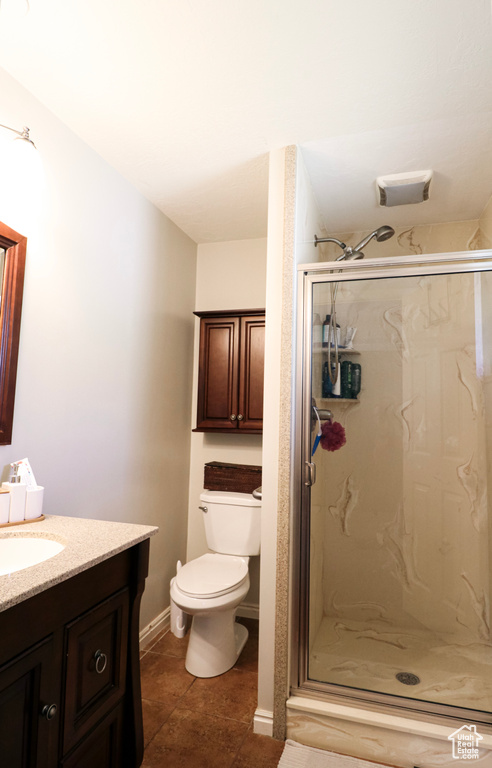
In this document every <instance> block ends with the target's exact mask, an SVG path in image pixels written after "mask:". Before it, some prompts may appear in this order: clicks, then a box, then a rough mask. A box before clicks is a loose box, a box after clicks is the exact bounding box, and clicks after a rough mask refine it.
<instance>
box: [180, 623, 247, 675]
mask: <svg viewBox="0 0 492 768" xmlns="http://www.w3.org/2000/svg"><path fill="white" fill-rule="evenodd" d="M235 616H236V609H235V608H233V609H231V610H229V611H220V612H218V613H213V614H197V615H195V616H193V623H192V625H191V630H190V641H189V644H188V651H187V654H186V661H185V667H186V669H187V670H188V672H189V673H190V674H191V675H193V676H194V677H217V675H223V674H224V672H227V670H229V669H231V667H233V666H234V664H235V663H236V661H237V660H238V658H239V654H240V653H241V651H242V650H243V648H244V646H245V645H246V640H247V639H248V630H247V629H246V627H245V626H244V625H243V624H236V621H235Z"/></svg>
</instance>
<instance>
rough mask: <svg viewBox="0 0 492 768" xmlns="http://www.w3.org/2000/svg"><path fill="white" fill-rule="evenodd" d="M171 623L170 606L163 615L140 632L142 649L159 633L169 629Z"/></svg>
mask: <svg viewBox="0 0 492 768" xmlns="http://www.w3.org/2000/svg"><path fill="white" fill-rule="evenodd" d="M170 623H171V608H170V606H168V607H167V608H165V609H164V610H163V611H162V613H160V614H159V615H158V616H156V617H155V619H153V620H152V621H151V622H150V624H147V626H146V627H144V628H143V629H142V630H140V635H139V640H140V648H141V649H142V648H145V647H146V646H147V645H148V644H149V643H150V642H151V640H153V639H154V637H156V636H157V635H158V634H159V632H163V631H164V630H165V629H169V626H170Z"/></svg>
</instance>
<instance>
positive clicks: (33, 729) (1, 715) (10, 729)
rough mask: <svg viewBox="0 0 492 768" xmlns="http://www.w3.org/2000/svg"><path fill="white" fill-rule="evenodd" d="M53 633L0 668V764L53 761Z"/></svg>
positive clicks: (38, 766) (36, 765) (47, 766)
mask: <svg viewBox="0 0 492 768" xmlns="http://www.w3.org/2000/svg"><path fill="white" fill-rule="evenodd" d="M54 657H55V643H54V638H53V636H52V635H51V636H49V637H47V638H46V639H45V640H43V641H41V642H40V643H37V644H36V645H35V646H34V647H32V648H30V649H29V650H28V651H26V652H24V653H21V654H19V655H18V656H16V658H15V659H13V660H12V661H11V662H9V663H7V664H4V665H3V666H2V667H1V668H0V765H2V766H8V768H51V766H55V765H56V764H57V752H58V744H57V741H58V724H59V718H58V719H57V713H58V708H59V701H60V674H59V671H58V670H57V668H56V665H55V661H54Z"/></svg>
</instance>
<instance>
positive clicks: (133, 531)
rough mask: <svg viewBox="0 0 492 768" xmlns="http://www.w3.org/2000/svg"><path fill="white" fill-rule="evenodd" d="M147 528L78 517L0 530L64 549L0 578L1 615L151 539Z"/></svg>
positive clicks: (51, 518) (50, 518)
mask: <svg viewBox="0 0 492 768" xmlns="http://www.w3.org/2000/svg"><path fill="white" fill-rule="evenodd" d="M158 530H159V529H158V528H156V527H155V526H151V525H133V524H132V523H112V522H107V521H105V520H89V519H85V518H79V517H61V516H54V515H47V516H46V517H45V519H44V520H40V521H39V522H32V523H26V524H25V525H16V526H12V527H11V528H10V527H9V528H0V537H1V538H3V537H5V536H30V537H31V536H40V537H42V538H48V539H54V540H55V541H59V542H60V543H62V544H64V545H65V549H63V550H62V551H61V552H60V553H59V554H57V555H55V556H54V557H51V558H50V559H49V560H45V561H44V562H42V563H39V564H38V565H33V566H31V567H30V568H24V569H23V570H21V571H15V572H14V573H11V574H9V575H6V576H0V611H5V610H6V609H7V608H10V607H11V606H13V605H16V604H17V603H20V602H22V601H23V600H26V599H27V598H29V597H32V596H33V595H37V594H38V593H39V592H43V591H44V590H45V589H49V587H52V586H54V585H55V584H59V583H60V582H62V581H65V580H66V579H69V578H71V577H72V576H75V574H77V573H80V572H81V571H85V570H87V569H88V568H91V567H92V566H93V565H96V564H97V563H100V562H102V561H103V560H107V559H108V558H110V557H112V556H113V555H116V554H118V552H122V551H123V550H125V549H128V548H129V547H132V546H133V545H134V544H139V543H140V542H141V541H144V540H145V539H148V538H149V537H150V536H154V535H155V534H156V533H157V532H158Z"/></svg>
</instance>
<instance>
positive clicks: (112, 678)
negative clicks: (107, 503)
mask: <svg viewBox="0 0 492 768" xmlns="http://www.w3.org/2000/svg"><path fill="white" fill-rule="evenodd" d="M148 553H149V542H148V540H146V541H144V542H142V543H141V544H138V545H136V546H133V547H131V548H130V549H128V550H125V551H124V552H121V553H119V554H118V555H115V556H114V557H111V558H109V559H108V560H105V561H104V562H102V563H99V564H98V565H95V566H93V567H92V568H89V569H88V570H87V571H84V572H82V573H80V574H77V575H76V576H73V577H72V578H71V579H68V580H67V581H64V582H62V583H60V584H57V585H56V586H53V587H51V588H50V589H47V590H46V591H44V592H42V593H40V594H39V595H36V596H34V597H32V598H29V599H28V600H25V601H23V602H21V603H19V604H18V605H15V606H13V607H12V608H10V609H8V610H7V611H4V612H3V613H0V632H1V634H2V637H3V638H4V639H5V642H2V643H1V644H0V766H2V767H3V766H8V768H137V767H138V766H140V765H141V762H142V759H143V728H142V708H141V693H140V673H139V634H138V633H139V628H138V618H139V608H140V599H141V596H142V592H143V588H144V582H145V577H146V575H147V570H148Z"/></svg>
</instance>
